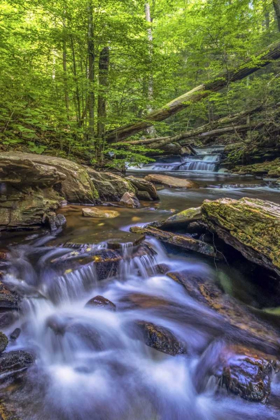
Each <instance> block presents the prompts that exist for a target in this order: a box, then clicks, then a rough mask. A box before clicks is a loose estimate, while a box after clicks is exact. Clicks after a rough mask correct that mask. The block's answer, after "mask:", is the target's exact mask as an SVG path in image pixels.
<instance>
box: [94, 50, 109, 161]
mask: <svg viewBox="0 0 280 420" xmlns="http://www.w3.org/2000/svg"><path fill="white" fill-rule="evenodd" d="M109 64H110V50H109V47H105V48H103V50H102V51H101V53H100V57H99V93H98V123H97V136H98V143H99V144H98V147H97V157H98V158H99V159H100V160H101V164H102V148H103V143H104V134H105V118H106V93H107V87H108V73H109Z"/></svg>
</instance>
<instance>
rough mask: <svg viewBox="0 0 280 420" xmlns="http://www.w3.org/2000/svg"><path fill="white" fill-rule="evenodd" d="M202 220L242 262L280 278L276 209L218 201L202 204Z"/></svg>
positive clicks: (250, 201)
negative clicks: (260, 267) (247, 262)
mask: <svg viewBox="0 0 280 420" xmlns="http://www.w3.org/2000/svg"><path fill="white" fill-rule="evenodd" d="M201 210H202V219H203V221H204V222H205V223H206V224H207V225H208V226H209V228H210V229H211V230H212V231H214V232H215V233H216V234H217V235H218V236H219V237H220V238H221V239H222V240H224V241H225V242H226V243H227V244H229V245H231V246H233V247H234V248H236V249H237V250H238V251H240V252H241V253H242V254H243V256H244V257H245V258H247V259H248V260H250V261H252V262H254V263H256V264H259V265H261V266H263V267H266V268H268V269H271V270H273V271H275V272H276V273H277V274H278V275H280V205H279V204H276V203H272V202H269V201H264V200H259V199H252V198H242V199H241V200H233V199H230V198H222V199H219V200H215V201H209V200H206V201H204V203H203V205H202V208H201Z"/></svg>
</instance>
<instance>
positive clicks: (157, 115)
mask: <svg viewBox="0 0 280 420" xmlns="http://www.w3.org/2000/svg"><path fill="white" fill-rule="evenodd" d="M278 58H280V42H276V43H273V44H271V45H269V46H268V47H267V48H266V50H265V51H263V52H261V53H259V54H256V55H254V56H253V57H252V58H251V59H249V60H246V61H245V62H244V63H243V64H241V65H240V66H237V67H235V68H233V69H232V70H230V71H226V72H224V73H222V74H220V75H218V76H217V77H216V78H215V79H213V80H211V81H209V82H206V83H204V84H201V85H199V86H197V87H195V88H194V89H192V90H191V91H189V92H187V93H185V94H183V95H182V96H180V97H179V98H176V99H174V100H173V101H171V102H169V103H168V104H167V105H165V106H164V107H162V108H160V109H158V110H156V111H153V112H152V113H150V114H148V115H147V117H146V118H145V120H143V121H139V122H136V123H134V124H129V125H126V126H124V127H120V128H118V129H116V130H114V131H111V132H109V133H107V135H106V140H107V141H108V142H109V143H111V142H114V141H121V140H123V139H125V138H127V137H129V136H131V135H133V134H135V133H138V132H139V131H142V130H145V129H147V128H148V127H151V126H152V125H153V124H154V122H156V121H163V120H165V119H166V118H168V117H170V116H172V115H174V114H176V113H177V112H179V111H181V110H182V109H185V108H187V107H189V106H190V105H191V104H193V103H195V102H199V101H201V100H202V99H204V98H206V97H207V96H209V95H211V94H212V93H213V92H218V91H220V90H222V89H223V88H224V87H226V86H227V85H228V84H229V83H233V82H236V81H239V80H242V79H244V78H245V77H247V76H249V75H250V74H252V73H254V72H256V71H257V70H259V69H260V68H262V67H265V66H267V65H268V64H269V63H271V61H273V60H277V59H278Z"/></svg>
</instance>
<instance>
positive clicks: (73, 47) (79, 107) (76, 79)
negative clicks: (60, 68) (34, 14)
mask: <svg viewBox="0 0 280 420" xmlns="http://www.w3.org/2000/svg"><path fill="white" fill-rule="evenodd" d="M71 50H72V60H73V74H74V80H75V97H76V115H77V123H78V125H79V124H80V121H81V100H80V89H79V84H78V77H77V63H76V54H75V44H74V39H73V35H72V34H71Z"/></svg>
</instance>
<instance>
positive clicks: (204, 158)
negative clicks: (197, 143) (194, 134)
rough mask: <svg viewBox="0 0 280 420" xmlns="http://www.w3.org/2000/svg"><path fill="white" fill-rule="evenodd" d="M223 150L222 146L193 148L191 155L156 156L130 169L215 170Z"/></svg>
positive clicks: (160, 170) (167, 170)
mask: <svg viewBox="0 0 280 420" xmlns="http://www.w3.org/2000/svg"><path fill="white" fill-rule="evenodd" d="M223 150H224V146H216V147H208V148H203V149H199V148H196V149H194V152H195V153H196V154H195V155H193V156H190V155H185V156H184V155H183V156H171V157H170V156H168V157H166V158H157V159H156V162H154V163H149V164H146V165H141V166H140V167H131V168H130V169H131V170H135V171H136V170H138V171H142V172H143V171H148V172H151V171H152V172H174V171H180V172H183V171H195V172H196V173H197V172H217V171H218V169H219V164H220V162H221V156H222V152H223Z"/></svg>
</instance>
